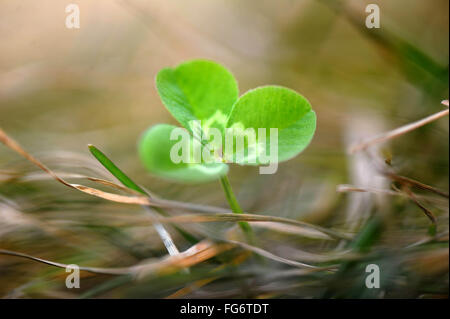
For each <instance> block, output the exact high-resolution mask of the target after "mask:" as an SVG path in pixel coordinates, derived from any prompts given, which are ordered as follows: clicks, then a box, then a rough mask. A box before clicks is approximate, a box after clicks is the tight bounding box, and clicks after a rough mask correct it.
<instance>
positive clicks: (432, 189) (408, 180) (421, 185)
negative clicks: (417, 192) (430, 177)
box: [385, 173, 449, 198]
mask: <svg viewBox="0 0 450 319" xmlns="http://www.w3.org/2000/svg"><path fill="white" fill-rule="evenodd" d="M385 175H386V176H387V177H389V178H390V179H392V180H394V181H397V182H399V183H401V184H402V185H405V186H412V187H417V188H420V189H423V190H427V191H430V192H432V193H435V194H437V195H440V196H442V197H445V198H449V195H448V193H446V192H444V191H442V190H440V189H437V188H435V187H433V186H430V185H427V184H424V183H421V182H419V181H416V180H414V179H412V178H409V177H405V176H400V175H397V174H394V173H385Z"/></svg>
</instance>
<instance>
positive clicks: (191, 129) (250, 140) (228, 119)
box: [139, 60, 316, 232]
mask: <svg viewBox="0 0 450 319" xmlns="http://www.w3.org/2000/svg"><path fill="white" fill-rule="evenodd" d="M156 88H157V90H158V93H159V96H160V97H161V100H162V102H163V104H164V106H165V107H166V108H167V109H168V110H169V112H170V113H171V114H172V115H173V116H174V117H175V119H176V120H177V121H178V122H179V123H180V124H181V125H182V127H183V128H184V129H183V131H184V132H185V134H184V137H185V138H186V136H187V140H188V143H187V144H186V143H185V144H183V145H180V144H179V143H180V141H179V140H178V139H177V138H176V137H177V136H178V137H180V136H181V137H183V134H181V133H180V134H174V130H181V129H180V128H177V127H176V126H173V125H168V124H158V125H155V126H153V127H151V128H149V129H148V130H147V131H146V132H145V133H144V134H143V136H142V138H141V140H140V142H139V155H140V158H141V160H142V162H143V163H144V165H145V166H146V168H147V169H148V170H149V171H150V172H151V173H153V174H154V175H157V176H160V177H163V178H166V179H170V180H173V181H180V182H194V183H195V182H204V181H211V180H216V179H220V180H221V183H222V186H223V188H224V191H225V194H226V197H227V200H228V202H229V204H230V207H231V209H232V211H233V212H235V213H242V209H241V208H240V207H239V204H238V202H237V200H236V198H235V196H234V194H233V192H232V190H231V186H230V183H229V181H228V178H227V173H228V163H236V164H241V165H260V166H262V165H265V164H274V163H275V164H276V163H278V162H281V161H285V160H288V159H290V158H292V157H294V156H296V155H298V154H299V153H300V152H301V151H303V150H304V149H305V148H306V146H307V145H308V144H309V142H310V141H311V139H312V137H313V135H314V131H315V128H316V115H315V113H314V111H313V110H312V109H311V105H310V104H309V102H308V101H307V100H306V99H305V98H304V97H303V96H301V95H300V94H298V93H296V92H295V91H293V90H290V89H287V88H284V87H280V86H263V87H258V88H256V89H253V90H250V91H248V92H247V93H245V94H243V95H242V96H240V97H239V90H238V85H237V83H236V80H235V78H234V77H233V75H232V74H231V73H230V72H229V71H228V70H227V69H226V68H224V67H223V66H221V65H219V64H217V63H215V62H212V61H206V60H193V61H188V62H185V63H182V64H180V65H178V66H177V67H175V68H164V69H162V70H161V71H160V72H159V73H158V75H157V76H156ZM249 129H250V130H249ZM229 132H232V134H234V135H231V138H230V139H227V137H228V136H230V135H228V134H229ZM236 132H237V133H236ZM212 133H214V134H212ZM217 135H218V136H217ZM174 137H175V138H174ZM211 138H212V141H211ZM238 140H240V141H241V142H240V144H239V142H238ZM229 141H231V143H230V144H228V142H229ZM234 141H236V143H234ZM222 145H224V147H222ZM228 145H231V146H230V147H228ZM196 149H197V152H196ZM174 150H175V153H174ZM180 150H181V151H182V152H184V153H185V154H184V155H183V156H184V157H182V158H183V159H184V160H181V161H180V160H179V159H180V157H179V156H175V157H176V159H177V160H174V154H175V155H179V154H178V151H180ZM268 150H270V153H271V154H270V156H267V151H268ZM196 154H197V155H198V154H201V155H210V156H201V158H200V159H199V158H198V156H196ZM205 157H207V158H209V159H205ZM211 158H212V159H211ZM193 159H196V160H193ZM260 172H262V171H261V167H260ZM273 172H274V171H273V170H272V171H270V172H269V173H273ZM262 173H263V172H262ZM266 173H267V172H266ZM240 226H241V227H242V228H243V229H244V230H245V231H246V232H249V231H250V228H249V226H248V224H247V223H241V224H240Z"/></svg>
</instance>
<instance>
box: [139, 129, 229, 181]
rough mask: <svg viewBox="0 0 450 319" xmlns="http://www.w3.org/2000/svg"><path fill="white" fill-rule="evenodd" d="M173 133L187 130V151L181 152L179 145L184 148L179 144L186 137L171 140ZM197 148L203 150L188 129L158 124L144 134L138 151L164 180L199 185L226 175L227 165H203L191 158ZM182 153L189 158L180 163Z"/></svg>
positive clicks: (144, 161) (148, 167)
mask: <svg viewBox="0 0 450 319" xmlns="http://www.w3.org/2000/svg"><path fill="white" fill-rule="evenodd" d="M173 130H177V132H178V133H180V131H184V133H185V134H184V141H187V140H189V143H188V144H187V145H188V146H186V147H188V149H184V150H182V149H180V146H181V145H183V144H180V143H182V142H183V137H181V136H178V139H173V140H171V135H172V132H173ZM181 133H182V132H181ZM172 137H173V135H172ZM195 143H197V144H195ZM195 145H197V146H198V147H199V148H200V152H202V151H203V146H202V145H201V144H200V143H199V142H198V141H195V140H194V138H193V137H192V136H191V135H190V134H189V133H188V132H187V131H186V130H184V129H181V128H179V127H176V126H173V125H168V124H158V125H155V126H153V127H151V128H149V129H148V130H147V131H146V132H144V134H143V136H142V137H141V140H140V142H139V146H138V148H139V156H140V158H141V160H142V162H143V163H144V165H145V167H146V168H147V169H148V170H149V171H150V172H152V173H153V174H155V175H157V176H160V177H163V178H167V179H170V180H174V181H180V182H192V183H196V182H207V181H212V180H216V179H218V178H219V177H221V176H223V175H225V174H227V172H228V165H226V164H223V163H214V162H211V163H204V162H201V158H199V161H195V159H192V158H191V157H192V156H193V154H194V148H195ZM183 151H184V153H183V154H187V155H188V157H189V158H188V159H187V160H181V161H180V158H178V155H180V156H181V153H182V152H183ZM174 152H175V153H174ZM174 156H177V158H174ZM177 162H178V163H177ZM191 162H192V163H191Z"/></svg>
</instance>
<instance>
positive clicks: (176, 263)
mask: <svg viewBox="0 0 450 319" xmlns="http://www.w3.org/2000/svg"><path fill="white" fill-rule="evenodd" d="M233 246H234V245H232V244H226V243H213V242H211V241H208V240H204V241H202V242H199V243H198V244H196V245H194V246H192V247H190V248H189V249H187V250H186V251H184V252H181V253H179V254H177V255H173V256H168V257H164V258H162V259H159V260H157V261H152V262H149V261H144V262H142V263H140V264H137V265H133V266H130V267H120V268H98V267H83V266H79V268H80V270H82V271H87V272H90V273H95V274H105V275H132V276H135V277H136V278H137V279H141V278H144V277H146V276H148V275H150V274H155V273H158V274H166V273H171V272H174V271H177V270H181V269H186V268H189V267H191V266H194V265H196V264H198V263H201V262H203V261H205V260H208V259H210V258H212V257H214V256H216V255H218V254H220V253H222V252H223V251H225V250H228V249H231V248H232V247H233ZM0 255H8V256H15V257H21V258H26V259H30V260H33V261H37V262H40V263H44V264H47V265H50V266H54V267H59V268H66V267H67V266H68V265H67V264H63V263H58V262H54V261H50V260H46V259H42V258H39V257H34V256H31V255H27V254H23V253H20V252H15V251H10V250H5V249H0Z"/></svg>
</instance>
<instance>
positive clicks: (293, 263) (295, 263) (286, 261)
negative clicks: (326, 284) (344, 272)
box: [227, 240, 336, 270]
mask: <svg viewBox="0 0 450 319" xmlns="http://www.w3.org/2000/svg"><path fill="white" fill-rule="evenodd" d="M227 242H229V243H231V244H234V245H236V246H239V247H241V248H244V249H246V250H250V251H252V252H254V253H256V254H258V255H260V256H263V257H266V258H268V259H271V260H274V261H277V262H280V263H283V264H286V265H289V266H293V267H298V268H311V269H321V270H331V269H334V268H336V267H334V266H330V267H325V268H322V267H317V266H314V265H309V264H305V263H302V262H299V261H295V260H290V259H286V258H283V257H280V256H277V255H274V254H272V253H271V252H269V251H267V250H264V249H262V248H259V247H255V246H252V245H249V244H246V243H243V242H239V241H235V240H227Z"/></svg>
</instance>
